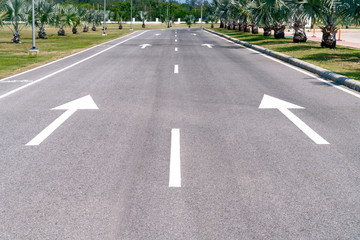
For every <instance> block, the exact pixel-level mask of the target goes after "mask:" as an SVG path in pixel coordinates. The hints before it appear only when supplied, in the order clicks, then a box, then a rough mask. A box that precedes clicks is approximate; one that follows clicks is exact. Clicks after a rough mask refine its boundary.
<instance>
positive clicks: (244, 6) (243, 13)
mask: <svg viewBox="0 0 360 240" xmlns="http://www.w3.org/2000/svg"><path fill="white" fill-rule="evenodd" d="M248 2H249V1H248V0H232V2H231V3H232V5H233V6H234V8H233V9H234V12H235V13H236V14H237V15H238V17H239V31H242V30H244V32H250V21H249V20H250V17H251V16H250V11H249V8H248Z"/></svg>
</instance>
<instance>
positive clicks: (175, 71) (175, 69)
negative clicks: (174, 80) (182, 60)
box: [174, 64, 179, 73]
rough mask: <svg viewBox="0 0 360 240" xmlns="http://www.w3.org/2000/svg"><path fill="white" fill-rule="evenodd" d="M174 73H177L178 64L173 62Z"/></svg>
mask: <svg viewBox="0 0 360 240" xmlns="http://www.w3.org/2000/svg"><path fill="white" fill-rule="evenodd" d="M174 73H179V65H177V64H175V66H174Z"/></svg>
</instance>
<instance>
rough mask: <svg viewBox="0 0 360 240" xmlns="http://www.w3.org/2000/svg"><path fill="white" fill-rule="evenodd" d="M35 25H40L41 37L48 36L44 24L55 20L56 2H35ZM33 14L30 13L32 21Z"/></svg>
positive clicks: (41, 0) (43, 0)
mask: <svg viewBox="0 0 360 240" xmlns="http://www.w3.org/2000/svg"><path fill="white" fill-rule="evenodd" d="M34 5H35V13H36V14H35V25H36V26H38V27H39V28H40V29H39V33H38V36H39V38H45V37H46V33H45V28H44V26H45V25H46V24H49V23H51V22H53V18H54V16H55V15H54V6H55V3H54V2H52V1H46V0H36V1H35V3H34ZM31 15H32V14H31V13H30V14H29V22H31V20H30V19H31V18H32V16H31Z"/></svg>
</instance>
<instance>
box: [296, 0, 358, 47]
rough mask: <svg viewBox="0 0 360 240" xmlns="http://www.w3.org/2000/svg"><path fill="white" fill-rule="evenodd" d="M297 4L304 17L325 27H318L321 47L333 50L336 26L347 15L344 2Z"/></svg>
mask: <svg viewBox="0 0 360 240" xmlns="http://www.w3.org/2000/svg"><path fill="white" fill-rule="evenodd" d="M353 1H354V0H353ZM298 4H299V5H301V6H302V7H303V9H304V14H305V15H306V16H308V17H311V18H312V19H314V22H317V21H319V22H320V23H322V24H324V25H325V26H321V27H320V28H321V31H322V33H323V36H322V41H321V47H327V48H335V47H336V33H337V31H338V27H337V26H338V25H339V24H340V23H341V22H343V21H344V20H345V18H346V16H347V14H349V5H348V4H346V0H301V1H300V2H299V3H298Z"/></svg>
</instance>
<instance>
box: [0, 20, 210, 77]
mask: <svg viewBox="0 0 360 240" xmlns="http://www.w3.org/2000/svg"><path fill="white" fill-rule="evenodd" d="M203 26H204V27H209V26H210V25H209V24H203ZM186 27H187V26H186V25H185V24H179V25H177V24H173V28H186ZM196 27H200V24H194V25H193V26H192V28H196ZM162 28H167V25H166V24H154V25H149V24H147V25H146V28H145V29H148V30H150V29H162ZM133 29H134V30H142V29H143V28H142V27H141V24H133ZM57 30H58V29H57V28H53V27H48V28H46V33H47V39H38V38H37V39H36V47H37V48H38V49H39V50H40V54H39V55H38V56H37V57H30V56H29V49H30V48H31V47H32V31H31V28H30V27H27V28H24V29H23V30H22V31H21V32H20V36H21V41H22V43H20V44H15V43H12V42H11V39H12V32H11V31H10V29H9V28H7V27H4V29H0V79H1V78H4V77H7V76H10V75H13V74H16V73H19V72H23V71H25V70H28V69H31V68H34V67H37V66H40V65H42V64H45V63H48V62H51V61H54V60H56V59H59V58H62V57H65V56H67V55H70V54H73V53H76V52H79V51H81V50H84V49H86V48H89V47H91V46H94V45H97V44H100V43H103V42H106V41H109V40H111V39H115V38H117V37H120V36H123V35H126V34H129V33H131V32H133V31H130V25H128V24H123V29H122V30H119V29H118V25H117V24H107V31H106V33H107V36H106V37H103V36H102V26H100V27H97V31H92V30H91V26H90V27H89V32H87V33H84V32H82V28H78V34H73V33H72V32H71V28H66V29H65V32H66V35H65V36H58V35H57ZM37 32H38V30H37V31H36V36H37Z"/></svg>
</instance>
